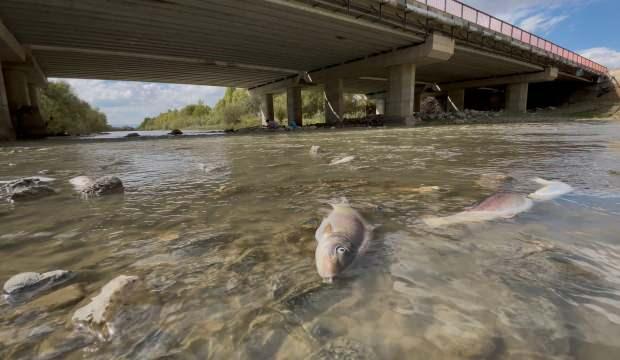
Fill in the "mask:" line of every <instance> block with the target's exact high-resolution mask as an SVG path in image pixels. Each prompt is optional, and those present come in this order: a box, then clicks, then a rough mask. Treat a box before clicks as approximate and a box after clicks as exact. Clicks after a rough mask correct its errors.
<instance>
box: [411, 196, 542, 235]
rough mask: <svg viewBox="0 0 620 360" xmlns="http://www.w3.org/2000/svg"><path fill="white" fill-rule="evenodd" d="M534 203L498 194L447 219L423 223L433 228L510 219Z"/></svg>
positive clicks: (428, 219)
mask: <svg viewBox="0 0 620 360" xmlns="http://www.w3.org/2000/svg"><path fill="white" fill-rule="evenodd" d="M532 205H533V201H532V200H530V199H528V198H527V197H525V196H523V195H521V194H516V193H497V194H494V195H492V196H490V197H488V198H487V199H485V200H484V201H482V202H481V203H479V204H478V205H476V206H474V207H472V208H470V209H467V210H465V211H463V212H460V213H458V214H454V215H451V216H446V217H433V218H426V219H423V221H424V222H425V223H426V224H427V225H429V226H431V227H439V226H445V225H453V224H461V223H469V222H483V221H489V220H494V219H501V218H503V219H509V218H512V217H514V216H516V215H517V214H519V213H522V212H524V211H527V210H529V209H531V208H532Z"/></svg>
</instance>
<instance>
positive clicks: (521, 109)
mask: <svg viewBox="0 0 620 360" xmlns="http://www.w3.org/2000/svg"><path fill="white" fill-rule="evenodd" d="M528 89H529V84H528V83H519V84H509V85H507V86H506V111H507V112H511V113H520V114H523V113H525V112H527V93H528Z"/></svg>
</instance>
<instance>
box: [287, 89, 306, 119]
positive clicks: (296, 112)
mask: <svg viewBox="0 0 620 360" xmlns="http://www.w3.org/2000/svg"><path fill="white" fill-rule="evenodd" d="M286 113H287V116H288V124H289V126H290V125H292V124H293V122H295V124H297V126H302V125H303V119H302V111H301V87H299V86H292V87H289V88H287V89H286Z"/></svg>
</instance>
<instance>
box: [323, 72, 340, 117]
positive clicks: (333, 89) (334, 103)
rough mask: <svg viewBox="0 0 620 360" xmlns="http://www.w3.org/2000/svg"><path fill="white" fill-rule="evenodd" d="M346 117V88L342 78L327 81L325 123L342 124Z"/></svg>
mask: <svg viewBox="0 0 620 360" xmlns="http://www.w3.org/2000/svg"><path fill="white" fill-rule="evenodd" d="M343 117H344V90H343V86H342V79H329V80H327V82H326V83H325V123H326V124H340V123H341V122H342V120H343Z"/></svg>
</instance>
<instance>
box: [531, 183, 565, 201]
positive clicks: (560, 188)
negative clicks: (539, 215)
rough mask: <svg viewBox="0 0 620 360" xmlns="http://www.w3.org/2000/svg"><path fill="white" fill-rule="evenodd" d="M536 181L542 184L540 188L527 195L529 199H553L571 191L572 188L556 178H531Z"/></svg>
mask: <svg viewBox="0 0 620 360" xmlns="http://www.w3.org/2000/svg"><path fill="white" fill-rule="evenodd" d="M533 180H534V181H535V182H536V183H538V184H540V185H544V186H543V187H542V188H540V189H538V190H536V191H535V192H533V193H531V194H529V195H528V197H529V198H530V199H534V200H541V201H546V200H553V199H555V198H557V197H560V196H562V195H564V194H568V193H570V192H572V191H573V188H572V187H571V186H570V185H568V184H565V183H563V182H561V181H557V180H551V181H550V180H545V179H541V178H534V179H533Z"/></svg>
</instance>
